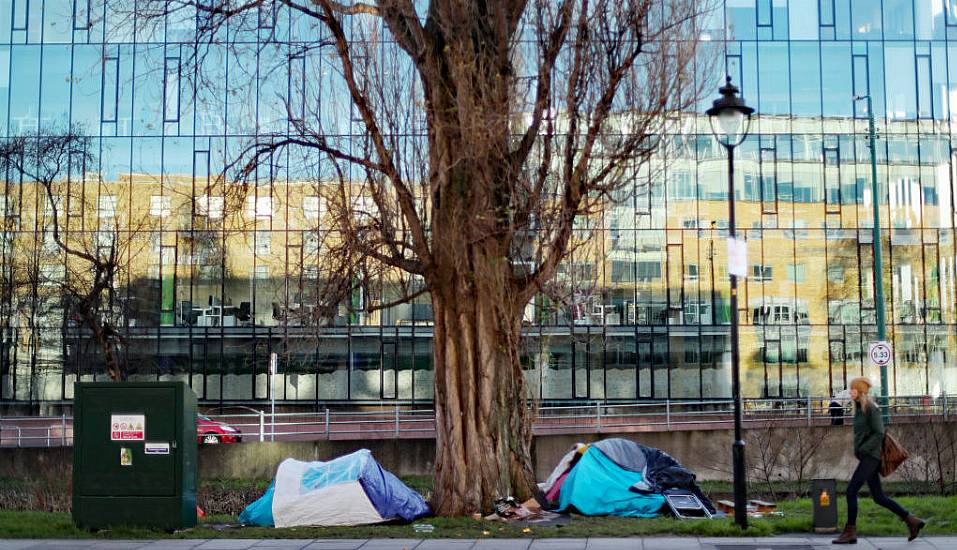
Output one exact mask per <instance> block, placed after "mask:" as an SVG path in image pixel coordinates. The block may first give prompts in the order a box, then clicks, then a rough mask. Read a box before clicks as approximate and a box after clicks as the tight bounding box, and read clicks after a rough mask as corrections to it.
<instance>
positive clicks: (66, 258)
mask: <svg viewBox="0 0 957 550" xmlns="http://www.w3.org/2000/svg"><path fill="white" fill-rule="evenodd" d="M94 160H95V158H94V155H93V153H92V144H91V140H90V138H89V137H88V136H87V135H85V134H84V133H83V132H82V131H81V130H80V129H78V128H69V129H67V130H65V131H62V132H56V131H54V132H49V131H48V132H47V133H45V134H28V135H20V136H14V137H11V138H8V139H6V140H4V141H2V142H0V170H2V173H4V174H6V177H7V178H8V179H11V180H17V181H19V182H20V183H22V184H27V185H34V186H36V187H35V189H36V191H37V196H36V197H35V198H36V200H37V201H38V204H45V205H46V208H45V209H44V210H42V211H40V212H42V213H40V214H39V216H41V220H40V221H41V225H42V228H43V229H42V231H40V232H38V233H36V234H35V236H36V239H35V240H34V241H28V240H25V239H21V240H20V241H18V242H15V243H13V250H14V254H13V258H12V263H13V268H14V269H13V271H14V272H15V277H14V278H15V281H16V283H15V285H14V286H15V287H16V289H18V290H20V291H28V292H32V293H33V299H32V300H21V301H19V302H18V303H20V304H22V305H23V306H24V307H28V308H31V309H33V310H38V311H39V310H43V311H40V313H39V315H30V316H29V317H30V318H36V317H38V316H39V317H41V318H50V314H51V313H54V312H57V311H58V312H61V313H62V316H61V322H63V323H64V324H65V325H68V326H75V328H77V329H81V330H82V329H87V330H89V331H90V335H91V336H92V339H93V342H95V344H96V345H97V346H98V348H99V350H100V352H101V353H102V354H103V358H104V360H105V363H106V370H107V373H108V374H109V376H110V378H111V379H113V380H122V379H124V378H125V372H126V368H125V359H124V356H123V354H121V353H120V352H119V347H120V346H121V344H122V326H121V325H122V323H121V320H122V318H123V316H124V311H123V309H124V307H123V298H124V297H123V295H122V292H121V288H122V283H123V282H124V278H123V275H124V273H125V271H126V269H127V268H128V265H129V261H130V257H131V255H134V251H135V250H136V249H138V248H141V247H142V246H144V243H143V242H142V239H139V238H138V237H139V235H140V233H142V230H143V228H142V227H139V225H137V224H138V223H140V222H132V225H131V226H130V227H126V228H122V229H121V226H120V224H119V223H116V221H115V219H113V218H115V217H116V212H115V211H112V210H114V209H115V206H114V205H111V206H110V207H108V210H111V212H104V211H102V210H103V208H101V207H102V206H103V205H100V204H97V203H95V202H93V201H91V200H90V197H88V196H85V194H84V193H83V192H82V188H83V186H82V185H80V183H81V181H82V180H83V178H86V176H87V175H86V168H87V167H92V166H94ZM71 176H73V177H77V178H78V181H77V183H76V185H70V183H69V179H70V177H71ZM83 183H85V182H83ZM67 210H70V211H71V212H72V213H73V214H74V215H73V216H72V223H73V224H74V226H73V227H72V228H71V227H69V224H70V221H69V220H70V218H71V217H68V215H67ZM104 214H106V216H104ZM103 217H105V218H107V220H105V221H104V220H99V223H98V227H96V228H95V230H91V229H90V228H89V227H86V228H84V227H83V226H84V224H89V223H91V221H93V222H95V221H97V220H98V218H103ZM143 223H145V222H143ZM31 328H34V327H31Z"/></svg>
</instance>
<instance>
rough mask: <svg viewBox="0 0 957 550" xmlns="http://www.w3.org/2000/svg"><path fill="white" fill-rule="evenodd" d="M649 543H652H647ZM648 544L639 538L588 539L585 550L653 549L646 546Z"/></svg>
mask: <svg viewBox="0 0 957 550" xmlns="http://www.w3.org/2000/svg"><path fill="white" fill-rule="evenodd" d="M651 542H653V541H649V542H648V543H651ZM648 543H646V542H645V541H643V540H642V539H639V538H631V539H613V538H589V539H588V544H587V545H586V546H585V550H643V549H644V548H648V549H651V548H654V547H653V546H646V544H648Z"/></svg>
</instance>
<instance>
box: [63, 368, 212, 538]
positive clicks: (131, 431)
mask: <svg viewBox="0 0 957 550" xmlns="http://www.w3.org/2000/svg"><path fill="white" fill-rule="evenodd" d="M73 391H74V394H73V395H74V397H73V423H74V425H73V430H74V443H73V521H74V523H76V525H77V526H78V527H83V528H88V529H105V528H108V527H110V526H114V525H137V526H144V527H155V528H159V529H165V530H173V529H183V528H187V527H192V526H194V525H196V394H194V393H193V390H191V389H190V388H189V387H188V386H187V385H186V384H185V383H184V382H78V383H76V384H75V386H74V390H73Z"/></svg>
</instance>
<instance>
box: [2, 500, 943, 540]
mask: <svg viewBox="0 0 957 550" xmlns="http://www.w3.org/2000/svg"><path fill="white" fill-rule="evenodd" d="M899 502H900V503H901V504H902V505H903V506H904V507H905V508H907V509H909V510H910V511H911V512H912V513H914V514H916V515H918V516H920V517H923V518H925V519H926V520H927V521H928V525H927V528H925V530H924V534H927V535H953V534H957V514H954V512H953V511H954V510H955V509H957V497H954V496H950V497H934V496H921V497H900V498H899ZM839 507H840V509H841V512H842V513H841V522H842V524H843V521H844V515H843V512H844V509H845V506H844V501H843V499H841V501H840V503H839ZM779 510H781V511H783V512H784V516H783V517H764V518H754V519H752V520H751V526H750V528H749V529H748V530H747V531H746V532H744V533H742V531H741V530H740V529H738V528H737V526H736V525H734V523H733V522H732V521H731V519H729V518H724V519H715V520H710V521H708V520H684V521H681V520H675V519H672V518H669V517H661V518H655V519H631V518H617V517H583V516H573V517H572V520H571V522H570V523H568V524H567V525H564V526H560V527H559V526H552V527H540V526H534V525H533V526H531V527H528V528H527V530H526V526H525V525H523V524H499V523H497V522H488V521H476V520H473V519H471V518H427V519H424V520H420V522H419V523H429V524H431V525H433V526H434V528H435V530H434V531H433V532H431V533H417V532H415V530H414V529H413V527H412V525H366V526H357V527H297V528H287V529H273V528H263V527H243V528H240V527H232V526H229V525H230V524H234V523H235V521H236V517H235V516H212V517H208V518H206V519H205V520H204V521H203V522H202V523H201V524H200V525H198V526H197V527H195V528H193V529H187V530H184V531H178V532H176V533H172V534H168V533H165V532H163V531H156V530H152V529H138V528H131V527H118V528H114V529H110V530H103V531H98V532H95V533H91V532H89V531H85V530H81V529H77V528H76V527H75V526H74V525H73V523H72V521H71V519H70V515H69V514H66V513H58V512H50V513H44V512H9V511H0V538H64V539H70V538H96V539H142V538H198V539H207V538H209V539H214V538H251V539H256V538H263V539H265V538H308V539H314V538H315V539H318V538H329V539H336V538H351V539H368V538H413V539H421V538H453V539H455V538H463V539H480V538H503V537H507V538H550V537H570V538H578V537H637V536H654V535H677V536H681V535H686V536H706V537H724V536H741V535H747V536H771V535H779V534H791V533H797V534H800V533H810V532H812V531H813V529H812V522H811V501H810V500H809V499H795V500H787V501H783V502H780V503H779ZM858 525H859V528H860V534H861V536H903V535H904V533H905V529H904V524H903V523H902V522H901V521H900V520H899V519H897V518H896V517H895V516H894V515H893V514H891V513H890V512H888V511H887V510H884V509H883V508H880V507H878V506H877V505H876V504H874V503H873V502H872V501H870V500H862V501H861V512H860V518H859V520H858Z"/></svg>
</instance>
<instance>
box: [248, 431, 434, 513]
mask: <svg viewBox="0 0 957 550" xmlns="http://www.w3.org/2000/svg"><path fill="white" fill-rule="evenodd" d="M431 513H432V512H431V510H430V509H429V505H428V504H426V502H425V499H423V498H422V496H421V495H419V493H417V492H415V491H413V490H412V489H410V488H409V487H408V486H406V485H405V484H404V483H402V482H401V481H400V480H399V478H397V477H395V476H394V475H392V474H391V473H389V472H388V471H386V470H384V469H383V468H382V466H380V465H379V463H378V462H376V460H375V459H374V458H372V453H371V452H369V451H368V450H367V449H361V450H359V451H356V452H354V453H352V454H348V455H345V456H341V457H339V458H337V459H334V460H330V461H329V462H302V461H299V460H293V459H291V458H290V459H287V460H285V461H283V463H282V464H280V465H279V469H278V471H277V472H276V478H275V479H274V480H273V482H272V484H270V486H269V489H267V490H266V493H265V494H263V496H262V497H260V498H259V499H258V500H256V501H255V502H253V503H252V504H250V505H249V506H247V507H246V509H245V510H243V513H242V514H241V515H240V516H239V522H240V523H242V524H244V525H261V526H273V525H275V526H276V527H293V526H299V525H320V526H326V525H361V524H367V523H381V522H383V521H390V520H395V519H401V520H404V521H413V520H415V519H418V518H420V517H423V516H427V515H429V514H431Z"/></svg>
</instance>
